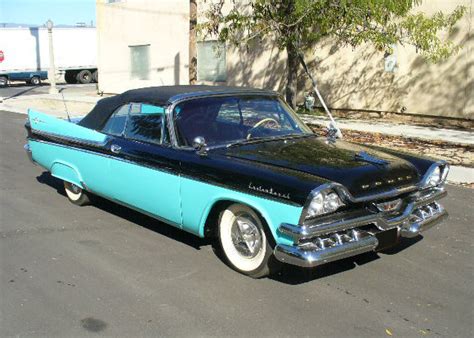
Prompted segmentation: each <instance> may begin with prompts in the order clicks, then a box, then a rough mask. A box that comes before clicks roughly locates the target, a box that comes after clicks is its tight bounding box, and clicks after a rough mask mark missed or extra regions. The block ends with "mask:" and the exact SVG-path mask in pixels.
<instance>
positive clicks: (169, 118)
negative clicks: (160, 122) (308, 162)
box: [165, 91, 315, 150]
mask: <svg viewBox="0 0 474 338" xmlns="http://www.w3.org/2000/svg"><path fill="white" fill-rule="evenodd" d="M242 96H262V97H274V98H276V99H278V101H279V102H280V103H281V104H282V105H284V107H285V109H287V110H288V111H289V114H290V116H291V117H292V118H293V119H294V122H295V123H296V124H297V125H299V126H304V127H305V128H307V129H308V131H307V132H305V131H303V130H302V132H303V133H302V134H301V136H303V135H315V134H314V133H313V131H312V130H311V128H309V127H308V126H307V125H306V124H305V123H304V122H303V120H301V119H300V117H299V116H298V114H297V113H296V112H295V111H294V110H293V109H292V108H291V107H289V106H288V104H287V103H286V102H285V100H284V99H283V97H282V96H281V95H280V94H278V93H275V92H268V93H262V92H258V91H256V92H252V91H249V92H245V93H218V94H212V93H207V94H206V95H199V96H191V97H184V98H180V99H178V100H175V101H173V102H170V103H169V105H168V107H167V108H166V112H165V115H166V125H167V127H168V135H169V137H170V143H171V146H172V147H173V148H177V149H183V150H192V149H194V148H193V147H191V146H183V145H179V143H178V137H177V126H176V123H175V121H174V116H173V115H174V109H175V108H176V106H177V105H178V104H180V103H183V102H186V101H192V100H198V99H204V98H213V97H242ZM288 136H291V135H288ZM293 136H294V135H293ZM235 141H238V140H235ZM229 143H232V142H227V143H222V144H219V145H212V146H207V147H205V149H206V150H209V149H215V148H222V147H226V146H227V145H228V144H229Z"/></svg>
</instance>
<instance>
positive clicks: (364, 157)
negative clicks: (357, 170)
mask: <svg viewBox="0 0 474 338" xmlns="http://www.w3.org/2000/svg"><path fill="white" fill-rule="evenodd" d="M354 159H356V160H357V161H363V162H367V163H372V164H377V165H387V164H388V161H385V160H382V159H380V158H377V157H374V156H371V155H369V154H367V153H366V152H365V151H359V152H358V153H357V154H355V155H354Z"/></svg>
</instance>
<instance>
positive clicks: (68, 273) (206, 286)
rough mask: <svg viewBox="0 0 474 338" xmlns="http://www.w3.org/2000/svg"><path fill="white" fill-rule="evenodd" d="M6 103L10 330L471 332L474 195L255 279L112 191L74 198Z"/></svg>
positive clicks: (2, 266) (6, 308)
mask: <svg viewBox="0 0 474 338" xmlns="http://www.w3.org/2000/svg"><path fill="white" fill-rule="evenodd" d="M24 120H25V116H24V115H20V114H13V113H8V112H0V191H1V194H0V336H2V337H5V336H48V337H52V336H61V337H68V336H98V335H112V336H124V337H125V336H126V337H136V336H151V335H153V336H157V335H169V336H178V335H186V336H197V335H200V336H202V335H215V336H224V335H239V336H276V335H278V336H279V335H291V336H294V335H309V336H338V337H342V336H347V337H349V336H350V337H353V336H364V337H366V336H376V337H383V336H391V335H393V336H450V337H451V336H464V337H468V336H471V337H472V336H473V335H474V326H473V318H474V316H473V314H474V305H473V304H474V292H473V291H474V290H473V289H474V283H473V279H474V278H473V277H474V276H473V272H474V270H473V259H472V257H473V247H474V236H473V224H474V211H473V209H472V205H473V190H470V189H466V188H461V187H455V186H449V187H448V191H449V196H448V197H447V198H446V199H445V200H444V205H445V206H446V208H447V209H448V211H449V212H450V215H451V216H450V218H449V219H448V221H446V222H445V223H443V224H440V225H439V226H436V227H434V228H433V229H431V230H430V231H428V232H426V233H425V234H424V235H423V237H421V236H420V237H418V238H415V239H413V240H405V241H404V242H403V243H402V244H401V245H400V247H398V248H396V249H393V250H391V251H389V252H386V253H380V254H375V253H369V254H364V255H360V256H358V257H356V258H353V259H346V260H344V261H340V262H336V263H333V264H329V265H326V266H322V267H320V268H316V269H313V270H304V269H299V268H293V267H285V268H284V270H283V271H282V273H281V274H279V275H277V276H275V277H273V278H267V279H261V280H253V279H250V278H247V277H244V276H242V275H239V274H238V273H236V272H234V271H232V270H231V269H229V268H228V267H227V266H226V265H225V264H224V263H223V262H222V261H221V260H220V259H219V258H218V257H217V256H216V255H215V253H214V250H213V245H212V243H210V242H209V241H206V240H201V239H199V238H196V237H194V236H192V235H189V234H186V233H184V232H182V231H180V230H177V229H174V228H172V227H170V226H168V225H165V224H163V223H160V222H159V221H156V220H153V219H151V218H149V217H146V216H143V215H141V214H139V213H137V212H134V211H132V210H129V209H126V208H124V207H120V206H117V205H115V204H113V203H111V202H108V201H105V200H97V201H96V203H95V205H92V206H87V207H77V206H75V205H72V204H71V203H69V202H68V200H67V199H66V197H65V195H64V192H63V190H62V188H61V182H60V181H58V180H56V179H54V178H52V177H51V176H50V175H48V174H47V173H45V172H44V170H42V169H41V168H40V167H37V166H33V165H32V164H31V163H30V162H29V161H28V160H27V158H26V155H25V153H24V151H23V144H24V143H25V130H24V128H23V123H24Z"/></svg>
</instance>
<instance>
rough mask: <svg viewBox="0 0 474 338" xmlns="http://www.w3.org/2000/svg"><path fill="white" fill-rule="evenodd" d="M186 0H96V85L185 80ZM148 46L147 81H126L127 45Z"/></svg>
mask: <svg viewBox="0 0 474 338" xmlns="http://www.w3.org/2000/svg"><path fill="white" fill-rule="evenodd" d="M188 11H189V3H188V1H187V0H159V1H158V0H123V1H119V2H115V3H108V1H106V0H97V32H98V67H99V90H101V91H104V92H105V93H120V92H123V91H125V90H127V89H131V88H139V87H147V86H156V85H171V84H188V68H187V67H188V39H189V35H188V26H189V16H188V15H189V14H188ZM146 44H149V45H150V70H149V79H148V80H132V79H131V73H130V64H131V60H130V57H131V56H130V47H129V46H131V45H146Z"/></svg>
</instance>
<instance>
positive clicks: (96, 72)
mask: <svg viewBox="0 0 474 338" xmlns="http://www.w3.org/2000/svg"><path fill="white" fill-rule="evenodd" d="M92 81H94V82H95V83H97V82H99V72H98V71H97V69H96V70H95V71H94V72H93V73H92Z"/></svg>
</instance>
